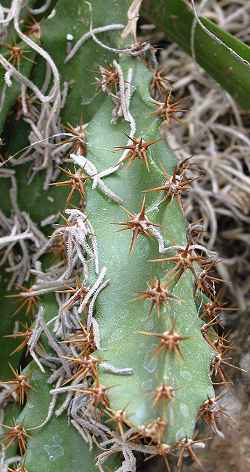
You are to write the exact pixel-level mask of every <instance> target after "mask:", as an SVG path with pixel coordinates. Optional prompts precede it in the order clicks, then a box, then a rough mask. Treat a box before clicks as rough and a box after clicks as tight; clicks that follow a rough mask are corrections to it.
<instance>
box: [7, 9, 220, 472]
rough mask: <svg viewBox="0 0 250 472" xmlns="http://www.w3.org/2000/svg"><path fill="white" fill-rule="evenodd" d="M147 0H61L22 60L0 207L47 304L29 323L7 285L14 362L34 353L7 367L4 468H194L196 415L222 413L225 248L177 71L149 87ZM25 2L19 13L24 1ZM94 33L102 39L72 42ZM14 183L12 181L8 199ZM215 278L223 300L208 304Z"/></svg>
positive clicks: (32, 290)
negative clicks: (184, 137)
mask: <svg viewBox="0 0 250 472" xmlns="http://www.w3.org/2000/svg"><path fill="white" fill-rule="evenodd" d="M49 3H50V2H48V4H49ZM136 4H138V2H132V4H131V5H130V2H127V1H124V0H122V1H121V0H119V1H118V2H117V1H115V0H108V1H107V2H105V5H104V2H102V1H101V0H95V1H91V2H84V1H81V2H79V0H77V1H76V0H75V1H74V0H72V1H71V2H70V3H69V2H67V1H66V0H58V2H56V6H55V10H54V12H52V14H50V15H49V17H48V18H46V8H44V11H43V10H42V12H43V14H44V18H43V19H42V20H41V38H40V43H39V44H40V45H39V46H38V44H37V42H34V40H31V39H29V40H28V43H29V46H30V48H31V49H34V50H35V52H36V56H35V57H36V58H35V61H36V62H35V64H34V65H33V67H32V69H31V70H30V71H26V70H25V71H23V70H21V69H20V73H22V74H24V73H25V74H28V73H29V74H30V76H29V82H27V80H26V79H25V80H24V79H23V77H20V75H19V74H17V73H16V71H15V70H13V69H11V70H12V74H13V80H14V79H15V80H16V81H17V82H18V83H19V84H20V82H21V91H22V99H23V101H22V118H23V120H22V122H20V123H17V128H16V142H15V143H14V145H13V144H12V143H8V136H11V133H12V128H13V126H12V120H13V112H12V113H11V114H10V115H9V116H8V117H7V122H6V123H5V126H4V134H3V139H4V141H5V143H6V145H5V153H6V160H5V163H4V165H2V167H1V171H2V173H3V176H4V177H5V178H6V179H11V182H12V189H11V193H10V201H8V199H6V204H5V206H4V207H3V210H5V211H8V206H10V204H11V205H12V208H11V211H10V210H9V211H8V214H7V215H5V214H4V213H3V214H2V215H1V225H2V236H1V238H0V244H2V245H3V247H4V246H7V248H8V249H7V252H6V254H7V256H6V266H5V268H6V269H7V270H11V272H12V273H13V278H12V280H11V283H10V281H7V283H9V285H10V287H11V290H12V286H13V285H14V284H20V283H21V284H22V285H23V284H25V287H24V288H23V287H21V288H19V290H18V293H17V294H16V298H17V299H18V300H21V303H22V310H23V309H24V311H25V310H26V314H27V315H29V314H31V315H32V312H34V316H33V317H32V316H31V317H30V318H26V317H25V313H24V311H22V310H21V311H19V315H18V319H19V321H23V320H25V322H26V324H25V325H24V326H22V324H21V323H19V326H18V327H17V326H15V325H14V322H12V323H10V322H9V316H10V315H9V314H10V312H11V307H13V300H11V299H10V298H8V299H6V298H5V299H4V302H3V303H4V306H7V307H8V308H7V309H6V311H5V310H4V312H3V313H4V315H3V318H4V319H5V317H6V321H4V323H6V325H8V326H7V329H8V330H9V329H10V328H11V326H10V324H12V330H13V332H8V333H6V326H5V328H4V331H3V332H4V333H5V334H7V335H8V336H10V337H11V338H12V341H13V340H14V341H16V342H17V344H16V345H15V347H14V348H13V345H12V346H11V347H9V348H5V347H4V356H5V358H4V361H5V362H6V364H7V363H8V359H7V354H9V353H10V352H11V350H12V351H13V350H15V351H16V352H17V353H19V352H20V350H21V348H24V351H25V350H26V351H27V353H26V355H24V356H23V358H22V359H20V356H17V357H16V358H15V360H14V361H13V362H12V380H11V381H9V380H6V378H5V379H4V378H3V380H2V382H1V397H0V398H1V406H2V407H3V409H4V411H5V420H4V421H3V426H2V430H3V431H2V440H3V450H2V464H3V467H4V469H3V470H19V471H21V470H22V471H26V470H28V471H29V472H36V471H38V470H39V472H44V471H45V470H49V471H51V472H52V471H58V470H59V469H61V468H62V469H64V470H72V471H76V470H77V471H78V470H84V471H92V470H97V468H96V467H98V468H99V470H104V469H103V467H105V465H106V464H108V465H107V467H112V468H114V470H116V469H117V470H125V469H126V470H136V458H137V459H138V455H137V454H139V456H140V454H141V455H143V457H148V456H159V455H160V456H163V457H164V458H165V460H166V464H167V467H168V468H169V467H170V463H171V462H173V463H175V462H176V463H177V468H178V469H180V468H181V467H182V462H183V458H184V457H185V456H186V454H187V453H188V454H190V456H191V457H192V458H193V459H195V460H196V461H197V462H198V463H199V459H198V458H197V456H196V454H195V452H194V451H195V447H196V446H197V445H199V441H196V440H195V439H193V432H194V428H195V424H196V420H197V416H198V417H201V416H203V417H204V419H206V420H208V422H209V423H210V425H211V426H212V427H213V428H214V429H215V428H216V423H215V419H214V417H212V415H211V411H212V409H211V411H210V404H208V403H207V402H208V399H210V400H211V401H212V402H213V401H214V402H215V403H216V400H214V391H213V385H212V380H211V366H213V370H214V371H215V373H216V374H217V375H219V376H221V377H223V375H224V374H223V369H222V364H223V360H222V352H223V345H222V346H221V345H220V338H219V337H218V335H217V333H216V331H213V328H211V327H210V325H211V326H213V325H214V323H215V317H216V308H217V306H218V304H219V302H218V300H217V299H216V297H215V292H214V281H215V280H216V279H214V278H213V277H212V276H210V275H209V269H210V267H213V266H214V263H215V261H214V258H213V257H214V256H213V257H212V256H211V254H209V253H208V252H207V251H206V249H205V248H204V247H202V246H200V245H199V244H198V242H197V238H196V236H197V235H196V230H197V228H198V232H199V228H200V227H199V225H194V226H191V227H190V226H189V227H188V226H187V224H186V222H185V217H184V215H183V210H182V194H183V192H185V191H187V190H188V188H189V186H190V184H191V182H190V178H189V177H188V168H189V165H190V159H186V160H185V161H183V162H182V163H180V164H178V163H177V162H176V159H175V155H174V153H173V152H172V151H171V150H170V148H169V147H168V145H167V144H166V143H165V142H164V139H163V138H162V137H161V134H160V125H161V123H162V122H163V123H164V122H165V124H166V122H167V124H171V121H172V119H173V118H174V117H175V107H174V106H171V104H172V98H171V95H170V91H169V90H168V89H167V85H166V84H165V85H164V87H163V88H162V87H161V85H162V83H158V86H159V87H158V91H160V96H159V94H158V95H157V100H156V99H155V98H154V97H153V96H151V93H150V91H152V83H155V82H154V81H156V80H158V79H157V63H156V60H155V57H154V51H153V50H152V48H151V46H150V45H148V44H147V43H140V42H138V41H136V38H135V37H133V32H134V27H135V23H134V22H135V20H134V19H133V13H134V8H135V7H136ZM11 5H12V7H13V8H14V7H16V8H17V10H16V11H15V18H14V19H15V21H16V22H17V25H19V23H18V18H19V13H20V10H19V9H20V8H21V6H22V5H21V2H15V1H13V2H11ZM45 6H46V5H45ZM129 7H130V8H129ZM128 8H129V9H128ZM38 11H40V10H38ZM4 12H5V10H4ZM127 12H128V14H129V23H128V25H129V26H130V28H128V29H130V30H131V33H130V36H126V37H124V34H123V36H122V37H121V35H120V32H114V31H115V30H119V29H122V27H123V26H121V23H122V24H123V25H125V23H126V21H127ZM104 13H106V16H105V15H104ZM6 14H7V13H6ZM81 16H82V18H81ZM104 16H105V22H106V24H103V21H104ZM79 18H80V20H78V19H79ZM76 19H77V22H76ZM62 20H63V21H62ZM64 20H65V21H64ZM10 24H11V21H10ZM97 28H99V29H97ZM16 30H17V34H18V37H19V38H21V39H22V40H23V41H25V40H26V38H25V37H23V36H24V35H23V33H22V32H21V34H20V30H19V26H18V27H16ZM105 31H106V33H105ZM107 31H108V33H107ZM73 32H74V33H73ZM111 32H112V33H111ZM82 33H84V34H85V36H84V38H85V40H86V41H88V43H87V44H86V45H84V44H83V45H82V46H81V48H80V49H79V50H78V51H76V48H75V49H74V48H73V49H71V48H72V47H73V45H72V44H71V43H72V36H74V38H73V40H74V41H75V44H77V43H76V39H79V36H80V35H82ZM99 33H100V34H101V39H98V38H99V36H98V34H99ZM131 36H132V37H131ZM29 38H30V37H29ZM111 38H112V44H113V46H112V47H110V46H107V44H108V43H110V42H111ZM82 42H83V41H82ZM69 43H70V44H69ZM37 46H38V47H37ZM65 52H66V54H67V58H66V61H65ZM44 59H45V61H46V65H47V78H46V81H45V82H46V83H45V84H44V83H43V86H41V74H42V73H43V70H44V66H43V62H42V61H44ZM2 64H3V65H5V62H4V61H2ZM8 67H11V66H8ZM6 68H7V66H6ZM49 68H51V69H49ZM48 70H51V75H48ZM96 76H97V81H96V82H97V86H98V93H96V91H95V89H94V87H95V85H94V79H95V77H96ZM26 78H27V77H26ZM4 80H5V81H6V74H5V79H4ZM69 80H70V81H71V83H70V86H71V87H72V88H71V89H70V88H69V90H68V94H67V87H64V95H63V94H62V89H61V88H60V87H61V86H62V83H63V81H69ZM152 81H153V82H152ZM45 85H46V86H47V89H48V88H49V87H51V88H50V94H49V93H48V92H47V89H46V87H45ZM37 86H39V87H40V88H41V90H38V89H37V88H36V87H37ZM28 88H30V89H31V90H32V92H33V94H34V96H35V98H36V101H35V100H34V96H32V97H28ZM37 90H38V91H37ZM11 93H12V92H11ZM46 93H47V95H46ZM62 95H63V100H62ZM6 96H7V95H6ZM48 96H50V97H49V98H48ZM39 99H40V102H39ZM62 102H65V103H63V105H62ZM83 119H84V120H87V122H84V123H83ZM67 122H68V123H70V124H69V125H67V126H66V125H64V128H63V123H67ZM27 124H28V125H29V127H30V128H29V130H28V133H27ZM25 131H26V133H27V134H26V136H27V138H28V139H29V140H30V142H31V144H29V142H28V143H24V142H23V137H22V136H23V134H25ZM39 133H40V136H39ZM53 139H58V141H56V142H54V141H53ZM22 145H24V146H25V145H26V149H25V151H24V153H23V154H22V153H21V154H19V155H17V157H12V155H11V154H10V153H11V152H12V153H14V152H19V151H20V149H21V146H22ZM22 160H23V161H24V163H23V164H22V165H20V163H22ZM13 164H15V166H14V165H13ZM17 164H19V165H17ZM28 171H29V172H30V173H31V177H32V179H31V182H29V184H28V185H27V173H28ZM32 172H33V175H32ZM6 179H5V182H6ZM15 185H17V189H16V188H15ZM4 192H6V186H4V185H3V186H2V188H1V193H2V197H1V198H3V199H4ZM65 205H66V207H65ZM59 212H60V215H61V216H60V215H59ZM55 221H57V226H53V223H54V222H55ZM51 222H52V225H51ZM12 226H13V227H14V230H13V231H11V227H12ZM48 227H49V229H48ZM44 228H45V231H43V229H44ZM8 230H9V232H8ZM47 235H49V236H50V238H49V239H47ZM8 238H9V239H8ZM8 251H9V253H10V254H11V257H8ZM20 254H21V257H20V256H19V255H20ZM8 264H10V267H9V268H8ZM2 286H3V287H4V286H5V287H6V280H3V281H2ZM201 293H205V294H206V295H208V296H210V297H211V302H207V303H205V302H201V303H200V302H199V304H198V309H197V299H198V298H199V297H198V295H199V294H201ZM11 295H13V293H12V294H11ZM14 295H15V294H14ZM197 297H198V298H197ZM11 303H12V304H11ZM209 304H210V305H209ZM19 309H20V305H19V307H18V310H19ZM13 320H14V319H13ZM27 320H28V321H27ZM27 323H28V324H27ZM8 342H9V340H8V339H7V338H6V337H5V338H3V343H4V346H7V343H8ZM222 344H223V343H222ZM5 351H6V353H5ZM12 359H14V358H12ZM20 362H21V364H20ZM20 365H21V370H20ZM24 365H25V366H26V367H25V368H23V366H24ZM14 369H17V370H14ZM3 373H4V375H5V376H6V370H4V371H3ZM13 375H14V377H13ZM12 400H15V401H16V402H17V403H18V407H17V412H16V413H15V417H16V419H15V422H14V423H12V418H13V414H12V410H11V408H13V405H12ZM202 405H203V406H202ZM204 412H205V413H204ZM205 417H206V418H205ZM197 443H198V444H197ZM98 446H101V451H100V450H99V451H98ZM89 447H90V449H91V450H90V451H89ZM38 450H39V460H38V453H37V451H38ZM96 456H97V457H96ZM175 457H178V458H177V459H175ZM106 460H107V463H106ZM139 460H140V459H138V461H139ZM96 463H97V466H96V465H95V464H96ZM12 464H13V465H12ZM103 464H104V465H103ZM8 467H10V468H9V469H8ZM11 467H12V468H11ZM13 467H14V468H13ZM126 467H127V468H126ZM107 470H108V469H107Z"/></svg>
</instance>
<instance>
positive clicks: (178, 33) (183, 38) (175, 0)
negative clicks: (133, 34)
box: [144, 0, 250, 109]
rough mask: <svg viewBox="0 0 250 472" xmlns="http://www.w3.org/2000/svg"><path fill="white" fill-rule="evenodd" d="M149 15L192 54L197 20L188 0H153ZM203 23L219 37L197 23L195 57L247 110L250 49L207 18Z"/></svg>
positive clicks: (249, 96) (146, 13)
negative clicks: (193, 32) (193, 30)
mask: <svg viewBox="0 0 250 472" xmlns="http://www.w3.org/2000/svg"><path fill="white" fill-rule="evenodd" d="M144 14H145V16H146V17H147V18H148V19H149V20H150V21H151V22H153V23H154V24H155V25H156V26H157V27H158V28H161V29H162V30H163V31H165V32H166V34H167V36H168V37H169V38H170V39H171V40H172V41H175V42H176V43H177V44H178V45H179V46H180V47H181V48H182V49H183V50H184V51H186V52H187V53H188V54H191V33H192V26H193V23H194V21H195V16H194V13H193V11H192V10H191V9H190V7H189V6H188V5H187V3H186V2H185V1H184V0H168V1H166V0H156V1H152V2H150V9H148V10H147V9H145V10H144ZM201 22H202V24H203V25H204V26H205V27H206V28H207V29H208V30H209V31H210V32H211V33H213V34H214V35H215V36H216V37H217V38H219V40H220V41H219V42H218V41H217V40H216V38H214V37H211V36H209V34H208V33H207V32H206V31H204V29H203V28H202V27H201V26H200V25H199V24H197V25H196V28H195V36H194V50H195V60H196V61H197V62H198V64H199V65H200V66H201V67H203V68H204V69H205V71H206V72H208V74H210V75H211V77H213V78H214V79H215V80H216V81H217V82H218V83H219V84H220V85H221V86H222V87H223V88H224V89H225V90H226V91H227V92H229V93H230V94H231V95H232V96H233V97H234V98H235V100H236V101H237V102H238V103H239V104H240V106H241V107H242V108H244V109H247V108H249V107H250V48H249V47H248V46H247V45H246V44H244V43H242V42H241V41H240V40H239V39H237V38H236V37H234V36H232V35H231V34H230V33H227V32H225V31H223V30H222V29H221V28H220V27H219V26H217V25H216V24H215V23H213V22H212V21H210V20H209V19H207V18H203V17H201Z"/></svg>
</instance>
